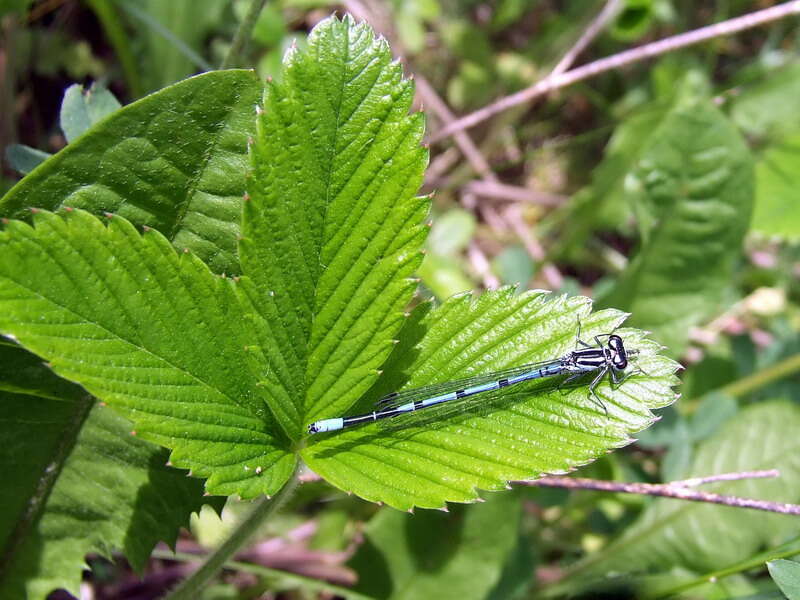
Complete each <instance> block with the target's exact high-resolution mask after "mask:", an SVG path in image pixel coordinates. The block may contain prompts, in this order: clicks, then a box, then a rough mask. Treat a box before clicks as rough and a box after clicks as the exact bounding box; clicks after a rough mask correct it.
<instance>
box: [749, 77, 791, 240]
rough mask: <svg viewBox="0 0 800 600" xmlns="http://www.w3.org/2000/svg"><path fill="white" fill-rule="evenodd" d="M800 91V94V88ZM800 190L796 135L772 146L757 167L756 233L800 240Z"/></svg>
mask: <svg viewBox="0 0 800 600" xmlns="http://www.w3.org/2000/svg"><path fill="white" fill-rule="evenodd" d="M798 81H800V80H798ZM798 90H799V91H798V93H799V94H800V86H798ZM798 189H800V134H794V135H792V136H789V137H787V138H785V139H783V140H781V141H780V142H777V143H775V144H773V145H771V146H769V147H768V148H767V149H766V150H765V152H764V154H763V155H762V157H761V158H760V160H759V161H758V163H757V164H756V204H755V208H754V211H753V223H752V229H753V230H754V231H757V232H758V233H762V234H764V235H766V236H781V237H786V238H789V239H791V240H796V239H798V238H800V201H798V196H797V190H798Z"/></svg>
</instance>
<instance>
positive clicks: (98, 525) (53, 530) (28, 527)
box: [0, 345, 220, 598]
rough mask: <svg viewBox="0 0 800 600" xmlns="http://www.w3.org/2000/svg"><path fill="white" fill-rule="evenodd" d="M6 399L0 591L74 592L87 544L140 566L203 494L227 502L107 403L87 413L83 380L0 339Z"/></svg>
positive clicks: (6, 594) (16, 594) (172, 535)
mask: <svg viewBox="0 0 800 600" xmlns="http://www.w3.org/2000/svg"><path fill="white" fill-rule="evenodd" d="M31 384H32V385H31ZM0 401H1V402H2V404H3V419H2V421H0V426H1V427H2V431H3V445H2V448H0V470H2V472H3V478H4V485H3V486H2V488H0V507H2V509H3V510H2V511H0V597H3V598H23V597H29V598H43V597H45V596H47V594H48V593H49V592H50V591H51V590H53V589H56V588H65V589H67V590H68V591H70V592H71V593H72V594H74V595H76V596H77V595H79V585H80V581H81V571H82V570H83V568H84V566H85V563H84V556H85V555H86V554H87V553H90V552H92V553H98V554H101V555H103V556H106V557H107V558H109V559H110V558H111V557H112V556H111V553H112V551H114V550H118V549H119V550H122V551H123V552H124V553H125V556H126V558H127V559H128V560H129V561H130V562H131V564H132V565H134V567H135V568H136V569H138V570H141V569H142V567H143V566H144V564H145V562H146V560H147V558H148V556H149V554H150V551H151V550H152V548H153V546H154V545H155V544H156V543H157V542H158V541H159V540H163V541H166V542H167V543H169V544H174V542H175V539H176V536H177V533H178V529H179V528H180V527H182V526H187V525H188V521H189V515H190V514H191V513H192V512H195V511H198V510H199V509H200V506H201V505H202V504H203V503H207V502H212V503H214V504H216V505H217V506H218V507H220V503H219V502H218V500H219V499H214V498H204V497H203V484H202V482H201V481H199V480H196V479H192V478H188V477H186V474H185V472H182V471H178V470H176V469H171V468H169V467H167V466H166V462H167V452H166V451H165V450H163V449H160V448H158V447H157V446H153V445H151V444H148V443H146V442H144V441H142V440H140V439H138V438H136V437H133V436H131V435H130V434H129V432H130V423H128V422H127V421H126V420H125V419H123V418H121V417H119V416H116V415H114V414H113V413H111V412H110V411H109V410H108V409H103V408H99V407H98V408H95V409H94V410H92V411H91V413H89V412H88V411H89V410H90V408H91V405H92V403H93V400H92V398H91V397H89V396H88V394H87V393H86V392H85V391H84V390H82V389H81V388H79V387H78V386H76V385H74V384H70V383H68V382H66V381H64V380H63V379H60V378H58V377H56V376H55V375H53V374H52V372H51V371H49V370H48V369H46V368H45V367H44V366H43V365H42V364H41V362H40V361H39V360H38V359H36V358H35V357H32V356H31V355H30V354H29V353H27V352H24V351H23V350H22V349H20V348H16V347H13V346H8V345H4V346H0Z"/></svg>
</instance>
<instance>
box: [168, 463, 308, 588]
mask: <svg viewBox="0 0 800 600" xmlns="http://www.w3.org/2000/svg"><path fill="white" fill-rule="evenodd" d="M297 483H298V481H297V474H296V473H294V474H292V477H291V478H290V479H289V481H287V482H286V484H285V485H284V486H283V487H282V488H281V490H280V491H279V492H278V493H277V494H276V495H275V496H274V497H272V498H267V497H264V498H262V499H261V500H259V501H258V502H257V503H256V504H255V506H254V507H253V510H252V511H251V512H250V514H249V515H248V516H247V518H246V519H244V520H243V521H242V522H241V523H240V524H239V525H238V526H237V527H236V529H235V530H234V531H233V533H231V534H230V536H229V537H228V539H227V540H225V542H224V543H223V544H222V545H221V546H220V547H219V548H217V549H216V550H214V552H212V553H211V554H209V555H208V556H207V557H206V559H205V561H204V562H203V565H202V566H201V567H200V568H199V569H198V570H197V571H195V572H194V573H192V574H191V575H190V576H189V577H187V578H186V579H184V580H183V581H182V582H181V583H180V584H179V585H178V587H177V588H175V589H174V590H173V591H171V592H170V593H169V594H168V595H167V596H166V597H165V598H166V599H167V600H195V599H196V598H197V596H198V594H199V593H200V591H201V590H203V589H204V588H205V586H206V585H207V584H208V582H209V581H210V580H211V578H212V577H214V576H215V575H216V574H217V572H218V571H219V570H220V569H222V567H223V566H225V563H227V562H228V561H230V560H231V559H232V558H233V557H234V556H235V554H236V553H237V552H239V551H240V550H241V549H242V548H243V547H244V546H245V544H246V543H247V541H248V540H249V539H250V537H251V536H252V535H253V534H254V533H255V532H256V530H257V529H258V528H259V527H260V526H261V525H262V524H263V523H264V522H266V521H267V519H269V518H270V517H271V516H272V515H274V514H275V513H276V512H277V511H278V510H279V509H280V508H281V506H282V505H283V503H284V502H285V501H286V500H287V499H288V498H289V497H290V496H291V495H292V494H293V493H294V490H295V488H296V487H297Z"/></svg>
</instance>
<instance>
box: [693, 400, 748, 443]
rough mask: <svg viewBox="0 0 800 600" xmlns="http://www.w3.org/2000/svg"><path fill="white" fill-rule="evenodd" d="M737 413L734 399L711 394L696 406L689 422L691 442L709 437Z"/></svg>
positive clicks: (736, 403)
mask: <svg viewBox="0 0 800 600" xmlns="http://www.w3.org/2000/svg"><path fill="white" fill-rule="evenodd" d="M738 412H739V404H738V402H736V399H735V398H732V397H731V396H727V395H725V394H721V393H718V392H716V393H712V394H709V395H708V396H707V397H705V398H703V400H702V401H701V402H700V403H699V404H698V405H697V410H696V411H695V412H694V414H693V415H692V418H691V420H690V421H689V432H690V434H691V438H692V441H693V442H701V441H703V440H706V439H708V438H709V437H711V436H712V435H713V434H714V433H716V431H717V430H718V429H719V428H720V427H721V426H722V425H723V424H724V423H726V422H727V421H728V420H730V419H732V418H733V417H734V416H735V415H736V414H737V413H738Z"/></svg>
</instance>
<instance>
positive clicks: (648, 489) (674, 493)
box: [511, 469, 800, 515]
mask: <svg viewBox="0 0 800 600" xmlns="http://www.w3.org/2000/svg"><path fill="white" fill-rule="evenodd" d="M779 476H780V472H779V471H777V470H776V469H770V470H768V471H744V472H739V473H721V474H718V475H710V476H708V477H695V478H693V479H686V480H683V481H672V482H669V483H624V482H620V481H602V480H598V479H586V478H583V477H557V476H552V477H543V478H542V479H535V480H533V481H512V482H511V483H512V484H514V485H525V486H531V487H551V488H563V489H569V490H595V491H600V492H613V493H625V494H640V495H645V496H660V497H663V498H676V499H679V500H689V501H691V502H706V503H710V504H722V505H724V506H733V507H737V508H751V509H755V510H763V511H767V512H774V513H781V514H784V515H800V505H798V504H789V503H786V502H770V501H769V500H758V499H755V498H742V497H740V496H728V495H725V494H717V493H714V492H702V491H700V490H695V489H692V488H694V487H696V486H698V485H702V484H708V483H718V482H720V481H740V480H743V479H764V478H772V477H779Z"/></svg>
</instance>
